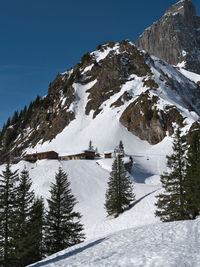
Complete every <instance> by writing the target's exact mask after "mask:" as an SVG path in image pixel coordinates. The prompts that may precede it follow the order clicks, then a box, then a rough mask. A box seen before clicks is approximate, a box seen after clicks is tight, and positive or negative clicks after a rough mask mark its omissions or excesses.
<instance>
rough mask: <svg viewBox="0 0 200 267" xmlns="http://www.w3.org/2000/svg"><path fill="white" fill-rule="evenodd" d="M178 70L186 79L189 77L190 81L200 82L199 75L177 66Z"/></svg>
mask: <svg viewBox="0 0 200 267" xmlns="http://www.w3.org/2000/svg"><path fill="white" fill-rule="evenodd" d="M179 71H180V72H181V73H182V74H183V75H184V76H185V77H187V78H188V79H190V80H191V81H193V82H195V83H197V82H200V75H199V74H197V73H194V72H191V71H188V70H185V69H183V68H179Z"/></svg>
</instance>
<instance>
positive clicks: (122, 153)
mask: <svg viewBox="0 0 200 267" xmlns="http://www.w3.org/2000/svg"><path fill="white" fill-rule="evenodd" d="M119 153H120V154H121V155H122V156H124V144H123V142H122V140H120V142H119Z"/></svg>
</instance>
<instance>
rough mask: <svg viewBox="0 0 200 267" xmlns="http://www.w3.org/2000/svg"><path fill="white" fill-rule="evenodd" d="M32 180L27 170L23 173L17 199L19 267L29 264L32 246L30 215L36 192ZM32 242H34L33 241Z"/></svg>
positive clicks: (16, 239) (16, 238)
mask: <svg viewBox="0 0 200 267" xmlns="http://www.w3.org/2000/svg"><path fill="white" fill-rule="evenodd" d="M31 185H32V182H31V179H30V177H29V173H28V171H27V169H26V168H24V169H23V170H22V172H21V175H20V178H19V185H18V187H17V198H16V205H17V210H16V220H17V223H16V237H15V254H16V258H17V262H18V266H26V265H27V264H28V263H29V256H30V255H29V250H30V249H31V248H30V246H31V245H32V244H31V242H30V240H29V234H30V230H31V228H30V227H32V226H30V223H29V221H30V214H31V209H32V206H33V203H34V192H33V191H32V190H31ZM31 241H32V240H31Z"/></svg>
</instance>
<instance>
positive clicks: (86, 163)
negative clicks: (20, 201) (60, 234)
mask: <svg viewBox="0 0 200 267" xmlns="http://www.w3.org/2000/svg"><path fill="white" fill-rule="evenodd" d="M135 159H136V160H135V165H134V168H133V172H134V175H133V178H132V179H133V180H135V182H134V191H135V194H136V201H135V202H134V203H133V207H132V208H131V209H130V210H127V211H126V212H124V213H123V214H122V215H121V216H119V217H118V218H116V219H114V218H108V217H107V214H106V210H105V208H104V203H105V193H106V189H107V182H108V178H109V172H110V169H111V165H112V160H109V159H108V160H107V163H106V164H105V161H106V160H103V162H104V166H101V164H99V163H98V161H91V160H72V161H57V160H41V161H37V162H36V163H34V164H32V163H28V162H24V161H21V162H20V163H18V164H17V165H13V166H12V168H13V170H16V169H19V171H21V170H22V169H23V168H24V166H26V168H27V169H28V170H29V173H30V177H31V178H32V181H33V189H34V191H35V193H36V195H38V196H43V197H44V198H45V199H46V198H48V197H49V196H50V194H49V189H50V184H51V182H54V179H55V173H56V172H57V170H58V167H59V166H61V167H62V169H63V170H64V171H66V172H67V173H68V175H69V181H70V182H71V188H72V193H73V194H74V195H75V197H76V199H77V200H78V204H77V205H76V207H75V208H76V210H77V211H79V212H80V213H81V214H82V219H81V222H82V223H83V224H84V232H85V234H86V238H87V239H88V238H95V237H101V236H104V235H106V234H110V233H113V232H115V231H119V230H122V229H126V228H130V227H133V226H138V225H145V224H150V223H155V222H157V221H159V220H158V218H155V216H154V211H155V208H154V202H155V194H156V193H157V190H159V189H160V184H159V183H158V184H157V181H159V174H160V171H159V170H158V169H157V164H154V163H155V158H154V159H153V158H151V157H150V159H149V160H148V163H149V166H150V165H151V163H150V162H151V161H152V164H153V165H155V166H153V165H152V166H151V168H148V167H146V169H145V168H143V166H144V164H145V163H146V161H147V159H146V157H145V156H141V158H139V159H140V161H138V160H137V158H135ZM142 159H143V160H142ZM163 159H164V158H163ZM156 160H158V158H157V159H156ZM164 161H165V159H164ZM100 162H101V160H100ZM163 164H164V162H163ZM154 167H155V168H154ZM3 168H4V166H0V171H1V170H3ZM149 175H150V176H153V177H154V179H153V180H154V183H151V184H150V183H148V184H145V179H146V178H147V177H148V176H149ZM144 210H145V212H143V211H144ZM133 218H134V220H133Z"/></svg>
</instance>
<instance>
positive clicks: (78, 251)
mask: <svg viewBox="0 0 200 267" xmlns="http://www.w3.org/2000/svg"><path fill="white" fill-rule="evenodd" d="M105 239H106V238H101V239H98V240H96V241H94V242H92V243H90V244H88V245H86V246H84V247H81V248H77V249H75V250H73V251H70V252H68V253H65V254H63V255H60V256H57V257H55V258H53V259H50V260H47V261H43V262H38V263H36V264H33V265H31V267H40V266H45V265H47V264H50V263H56V262H58V261H61V260H65V259H67V258H69V257H71V256H75V255H77V254H79V253H81V252H83V251H84V250H86V249H88V248H91V247H94V246H96V245H98V244H100V243H101V242H103V241H104V240H105Z"/></svg>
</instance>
